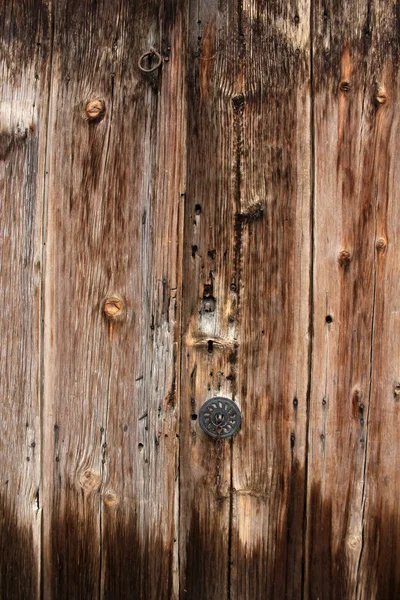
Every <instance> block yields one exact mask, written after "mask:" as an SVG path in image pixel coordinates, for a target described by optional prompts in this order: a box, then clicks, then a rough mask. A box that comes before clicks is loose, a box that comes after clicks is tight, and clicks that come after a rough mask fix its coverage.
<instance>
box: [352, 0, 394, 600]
mask: <svg viewBox="0 0 400 600" xmlns="http://www.w3.org/2000/svg"><path fill="white" fill-rule="evenodd" d="M371 13H372V19H373V24H372V27H371V29H372V48H373V55H372V56H373V59H372V69H371V76H370V77H369V79H368V82H367V86H368V87H367V90H368V91H367V94H368V101H369V103H370V105H371V114H372V115H373V134H372V140H371V142H372V143H371V145H372V149H371V152H372V154H373V173H372V174H371V178H372V180H373V183H372V189H371V196H370V202H371V211H372V213H373V221H374V232H373V241H374V263H373V274H372V279H373V283H372V287H373V293H374V311H373V315H372V318H373V331H372V346H371V361H372V364H371V382H370V403H369V407H368V411H367V413H366V415H365V419H368V437H367V436H366V453H367V459H366V466H365V474H364V481H363V486H364V489H363V491H364V494H363V516H362V527H363V535H362V546H361V558H360V565H359V571H358V580H357V598H360V599H367V598H397V597H399V595H400V572H399V560H398V556H399V550H400V511H399V503H398V501H397V499H398V490H399V489H400V476H399V460H400V452H399V444H398V432H399V426H400V408H399V398H400V371H399V366H400V353H399V344H398V328H399V315H400V303H399V298H400V287H399V285H400V284H399V282H400V279H399V275H400V273H399V265H400V260H399V258H400V195H399V182H400V161H399V157H398V139H399V133H400V108H399V106H400V105H399V102H400V87H399V84H400V81H399V76H398V70H399V59H400V47H399V37H398V19H399V14H398V6H395V5H388V3H386V2H382V1H375V2H373V3H371Z"/></svg>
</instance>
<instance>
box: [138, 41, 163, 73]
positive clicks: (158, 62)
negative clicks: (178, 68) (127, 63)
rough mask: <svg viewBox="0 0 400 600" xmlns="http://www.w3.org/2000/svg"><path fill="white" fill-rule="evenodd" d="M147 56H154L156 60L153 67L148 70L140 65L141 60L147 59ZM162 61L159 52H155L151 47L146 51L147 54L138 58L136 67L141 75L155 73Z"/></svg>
mask: <svg viewBox="0 0 400 600" xmlns="http://www.w3.org/2000/svg"><path fill="white" fill-rule="evenodd" d="M148 56H156V57H157V59H158V60H157V63H156V64H155V65H154V67H151V68H150V69H147V68H146V67H144V66H143V64H142V63H143V60H144V59H145V58H147V57H148ZM162 61H163V57H162V56H161V54H160V53H159V52H157V50H156V49H155V48H153V47H151V48H150V50H148V51H147V52H145V53H144V54H142V56H141V57H140V58H139V60H138V67H139V69H140V70H141V71H143V73H152V72H153V71H156V70H157V69H159V68H160V67H161V65H162Z"/></svg>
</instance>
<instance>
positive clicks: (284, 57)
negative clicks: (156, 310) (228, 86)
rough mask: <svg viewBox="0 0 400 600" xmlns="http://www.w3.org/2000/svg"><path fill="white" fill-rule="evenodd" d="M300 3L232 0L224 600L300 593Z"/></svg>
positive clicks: (303, 65) (303, 234)
mask: <svg viewBox="0 0 400 600" xmlns="http://www.w3.org/2000/svg"><path fill="white" fill-rule="evenodd" d="M309 16H310V2H309V1H308V0H303V1H300V2H296V3H283V2H268V3H264V2H258V1H256V0H243V2H241V3H240V20H239V40H240V54H241V57H242V65H243V66H242V81H241V82H240V88H239V89H238V94H237V96H236V99H235V102H234V111H235V132H236V139H237V165H236V169H237V171H236V172H237V181H238V187H237V196H236V207H235V215H234V218H235V245H236V254H237V256H238V266H237V291H236V296H237V305H238V319H237V341H238V345H237V352H236V360H235V374H236V394H237V399H238V401H239V402H240V405H241V408H242V412H243V426H242V430H241V432H240V434H239V435H238V436H237V438H235V439H234V443H233V475H232V485H233V515H232V517H233V523H232V550H231V556H230V560H231V563H232V576H231V577H232V581H231V596H230V597H231V598H232V599H233V598H235V599H237V600H240V599H242V598H276V599H280V598H300V597H301V588H302V564H303V558H304V552H303V524H304V510H305V461H306V428H307V422H306V419H307V387H308V365H309V320H310V276H309V272H310V248H311V243H310V209H311V190H310V155H311V121H310V85H309V82H310V37H309V36H310V30H309Z"/></svg>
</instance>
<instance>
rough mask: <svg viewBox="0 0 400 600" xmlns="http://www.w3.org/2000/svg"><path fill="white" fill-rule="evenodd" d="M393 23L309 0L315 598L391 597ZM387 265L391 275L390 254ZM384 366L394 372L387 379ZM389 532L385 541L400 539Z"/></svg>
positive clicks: (383, 13) (311, 578) (367, 9)
mask: <svg viewBox="0 0 400 600" xmlns="http://www.w3.org/2000/svg"><path fill="white" fill-rule="evenodd" d="M396 22H397V17H396V13H395V7H394V6H393V7H389V6H388V5H387V4H386V5H385V7H383V6H382V7H381V8H380V9H379V10H377V3H373V2H369V3H363V2H351V3H345V2H343V3H342V2H337V1H335V2H316V3H315V5H314V13H313V28H314V31H315V36H314V56H313V73H314V116H315V120H314V130H315V177H314V181H315V212H314V215H315V217H314V222H315V251H314V343H313V369H312V395H311V407H310V437H309V445H310V453H309V465H310V467H309V489H308V515H307V521H308V539H307V545H308V557H307V566H306V573H307V581H306V594H305V595H306V597H307V596H308V597H312V598H314V597H319V598H339V597H341V598H360V597H362V598H377V597H392V596H391V593H392V591H391V592H390V593H389V591H388V590H389V586H392V585H393V583H394V582H393V581H392V582H391V583H390V584H389V582H386V584H385V585H386V587H385V586H383V588H382V589H379V590H378V587H377V582H378V581H380V582H381V583H382V577H383V575H384V573H387V569H388V568H389V569H390V567H388V564H385V565H383V561H386V560H388V559H389V558H390V557H391V560H393V555H392V550H389V548H390V546H387V545H386V543H389V542H387V541H385V542H384V544H383V546H382V552H383V555H385V558H383V556H382V555H379V552H378V553H377V549H376V541H377V539H378V537H379V536H380V535H381V533H383V532H384V531H387V530H385V527H389V528H391V525H390V524H389V523H390V518H391V516H393V518H394V521H396V519H397V518H398V517H397V514H398V511H397V508H396V507H395V506H394V504H393V503H392V504H391V505H390V503H388V504H387V505H386V508H387V512H385V510H383V506H384V504H382V499H383V497H384V490H385V488H384V483H383V479H384V477H385V476H387V477H388V478H389V479H388V480H391V477H393V476H394V473H395V470H394V469H395V467H394V455H393V454H391V459H389V460H388V462H387V465H388V467H387V470H385V469H383V470H382V468H381V465H380V464H379V450H378V448H381V447H382V443H383V444H386V441H385V442H383V440H390V439H391V438H392V439H393V437H392V435H393V434H391V431H394V429H392V428H394V427H395V422H396V414H397V413H396V409H395V406H396V404H395V402H394V401H393V400H394V399H393V381H394V378H395V375H394V374H393V372H394V371H395V370H396V367H395V366H394V363H392V362H391V357H389V353H387V354H386V352H385V358H383V356H384V354H383V352H382V349H383V346H382V341H383V340H385V343H386V342H387V343H388V344H389V345H390V342H389V337H390V335H391V334H389V321H390V319H391V317H392V310H395V308H394V307H395V305H396V300H394V295H393V293H395V287H394V286H393V287H392V286H391V285H389V286H388V289H387V291H388V295H387V296H384V295H383V290H382V285H383V281H384V277H385V268H386V264H388V263H387V262H386V256H387V257H388V258H389V256H393V257H394V255H395V253H396V250H395V248H396V246H395V245H394V246H393V248H392V250H393V253H392V252H390V253H389V254H386V244H387V242H386V239H387V236H389V237H390V235H391V234H390V233H389V231H388V228H387V217H388V213H387V210H388V207H389V206H392V207H395V195H393V196H392V197H391V198H390V200H389V193H390V191H392V190H394V187H392V186H390V184H389V181H390V177H392V178H393V177H395V175H394V173H395V171H394V168H395V167H394V163H393V162H392V160H391V155H392V150H391V146H390V140H391V139H394V138H392V137H391V136H392V135H393V133H392V120H393V104H392V103H391V102H390V101H389V98H392V97H395V94H396V92H395V89H393V88H392V81H391V77H392V76H393V73H394V64H397V52H398V43H397V41H395V33H394V32H395V23H396ZM392 43H393V50H392V49H391V48H392ZM386 67H387V70H386ZM393 84H395V81H394V82H393ZM385 90H386V91H385ZM386 95H387V99H388V102H386ZM392 143H394V142H392ZM393 148H394V147H393ZM394 210H395V211H396V209H395V208H394ZM394 214H395V213H394ZM389 227H390V225H389ZM378 240H381V241H378ZM382 240H383V241H382ZM389 261H390V259H389ZM389 268H390V267H389ZM391 268H392V271H393V273H395V268H394V263H391ZM387 273H388V272H386V275H387ZM378 284H380V285H379V288H378ZM378 296H379V298H380V302H379V307H378ZM384 297H385V298H386V297H388V298H389V306H390V303H391V302H393V304H392V307H391V308H389V306H388V305H386V300H385V302H383V298H384ZM378 315H379V316H378ZM375 353H376V356H377V362H376V361H375V358H374V357H375ZM383 363H385V365H384V364H383ZM386 368H388V369H389V371H391V372H392V374H393V375H392V381H391V382H390V383H389V377H390V376H389V371H387V370H386ZM375 369H376V370H375ZM371 375H372V379H371ZM390 386H392V390H391V393H389V389H390ZM383 414H384V415H385V417H384V418H383V419H382V418H381V417H380V416H379V415H383ZM375 419H376V421H375ZM374 421H375V422H374ZM389 444H390V442H389ZM388 448H389V446H388ZM370 449H371V450H370ZM391 452H392V450H391ZM367 453H369V456H370V458H369V460H368V465H369V467H368V468H367V469H366V466H367ZM391 460H393V462H391ZM368 469H369V470H370V471H371V484H370V483H369V477H368ZM383 471H385V474H383ZM389 473H390V474H389ZM366 475H367V476H366ZM381 478H382V479H381ZM395 481H396V479H394V481H393V485H394V486H395ZM378 482H379V484H378ZM393 489H394V488H393ZM381 494H382V495H381ZM366 503H367V506H368V507H370V508H368V509H367V508H366ZM392 509H393V510H392ZM377 511H378V512H377ZM378 514H379V519H381V520H380V523H379V525H378V526H377V524H376V523H377V521H373V519H374V518H375V517H376V516H377V515H378ZM366 529H367V531H368V536H370V537H366V535H367V534H366ZM393 535H394V536H395V537H394V538H393V539H392V542H393V540H394V539H398V537H397V533H395V534H393ZM377 536H378V537H377ZM379 539H380V538H379ZM367 540H368V546H367V547H368V550H367V552H365V544H366V543H367ZM393 552H395V550H394V549H393ZM378 556H379V558H378ZM367 557H368V558H367ZM367 560H368V563H367V562H366V561H367ZM392 565H393V562H392ZM378 566H379V568H378ZM360 568H361V570H360ZM367 572H368V574H367ZM391 573H392V574H394V570H393V569H392V571H391ZM383 578H384V577H383ZM384 589H386V590H387V591H388V594H389V595H387V594H386V595H385V592H384V591H383V590H384ZM393 593H394V596H393V597H395V595H396V593H395V592H394V591H393Z"/></svg>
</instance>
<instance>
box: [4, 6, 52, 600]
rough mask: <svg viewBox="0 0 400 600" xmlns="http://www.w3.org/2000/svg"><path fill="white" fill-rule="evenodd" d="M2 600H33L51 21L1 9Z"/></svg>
mask: <svg viewBox="0 0 400 600" xmlns="http://www.w3.org/2000/svg"><path fill="white" fill-rule="evenodd" d="M0 20H1V21H0V22H1V29H0V47H1V81H2V85H1V91H0V211H1V219H0V263H1V265H0V290H1V315H0V326H1V359H0V398H1V403H0V452H1V465H0V597H1V598H16V599H17V598H39V597H40V541H41V534H40V529H41V499H40V495H39V481H40V454H41V428H40V319H41V278H42V265H41V263H42V212H43V210H42V207H43V181H44V157H45V145H46V131H47V114H48V110H47V109H48V68H49V63H50V60H49V58H50V53H51V15H50V3H48V2H39V1H38V2H27V1H21V2H18V3H16V2H2V4H1V6H0Z"/></svg>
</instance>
